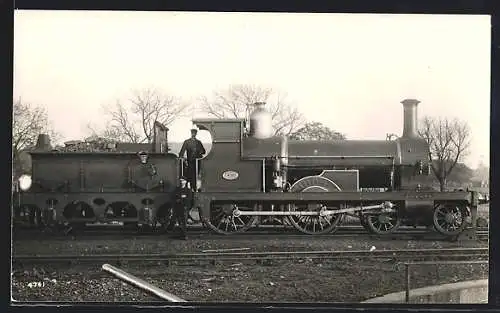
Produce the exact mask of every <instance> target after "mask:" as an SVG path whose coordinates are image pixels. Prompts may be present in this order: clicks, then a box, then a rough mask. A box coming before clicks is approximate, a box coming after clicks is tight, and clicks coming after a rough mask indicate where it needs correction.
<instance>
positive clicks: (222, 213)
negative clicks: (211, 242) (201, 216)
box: [205, 204, 257, 235]
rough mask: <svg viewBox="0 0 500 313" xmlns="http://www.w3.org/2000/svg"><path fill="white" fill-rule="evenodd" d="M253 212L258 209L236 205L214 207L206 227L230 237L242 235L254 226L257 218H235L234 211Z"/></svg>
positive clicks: (248, 216)
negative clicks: (237, 234) (236, 234)
mask: <svg viewBox="0 0 500 313" xmlns="http://www.w3.org/2000/svg"><path fill="white" fill-rule="evenodd" d="M236 209H238V210H240V211H253V210H256V208H255V209H254V208H250V207H243V206H238V205H236V204H223V205H214V206H212V207H211V208H210V219H209V220H206V221H205V223H206V225H207V226H208V227H209V228H210V229H212V230H213V231H215V232H216V233H218V234H223V235H230V234H235V233H242V232H245V231H247V230H248V229H249V228H251V227H252V226H253V224H254V223H255V221H256V220H257V216H250V215H241V216H237V217H235V216H234V215H233V211H234V210H236Z"/></svg>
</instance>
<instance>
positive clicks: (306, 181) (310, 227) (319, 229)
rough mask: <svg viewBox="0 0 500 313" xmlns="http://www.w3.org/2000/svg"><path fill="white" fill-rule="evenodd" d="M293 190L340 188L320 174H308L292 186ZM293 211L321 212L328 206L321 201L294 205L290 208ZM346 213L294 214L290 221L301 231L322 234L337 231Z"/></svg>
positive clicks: (318, 190)
mask: <svg viewBox="0 0 500 313" xmlns="http://www.w3.org/2000/svg"><path fill="white" fill-rule="evenodd" d="M290 191H291V192H336V191H340V188H339V187H338V186H337V185H335V184H334V183H333V182H332V181H331V180H329V179H326V178H324V177H320V176H308V177H304V178H302V179H300V180H298V181H297V182H296V183H295V184H293V186H292V187H291V188H290ZM290 209H291V210H292V211H316V212H319V211H321V210H324V209H334V208H327V207H326V206H325V205H323V204H321V203H317V204H307V205H294V206H292V207H291V208H290ZM343 217H344V214H335V215H328V216H320V215H316V216H310V215H309V216H294V215H291V216H289V217H288V219H289V221H290V223H291V224H292V225H293V226H294V227H295V228H296V229H297V230H299V231H300V232H302V233H304V234H309V235H321V234H327V233H332V232H335V231H336V230H337V229H338V226H339V225H340V223H341V221H342V219H343Z"/></svg>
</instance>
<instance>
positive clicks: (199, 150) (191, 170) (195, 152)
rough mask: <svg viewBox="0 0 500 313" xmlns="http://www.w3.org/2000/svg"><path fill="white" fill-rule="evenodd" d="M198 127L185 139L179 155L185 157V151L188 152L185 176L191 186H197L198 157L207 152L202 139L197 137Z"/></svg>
mask: <svg viewBox="0 0 500 313" xmlns="http://www.w3.org/2000/svg"><path fill="white" fill-rule="evenodd" d="M196 133H197V131H196V129H192V130H191V138H189V139H187V140H185V141H184V143H183V144H182V148H181V151H180V152H179V157H181V158H182V157H184V153H185V152H187V167H186V173H185V175H184V176H186V177H187V179H188V181H189V182H190V184H191V188H193V189H195V188H196V159H200V158H202V157H203V155H204V154H205V153H206V151H205V148H204V147H203V144H202V143H201V141H199V140H198V139H196Z"/></svg>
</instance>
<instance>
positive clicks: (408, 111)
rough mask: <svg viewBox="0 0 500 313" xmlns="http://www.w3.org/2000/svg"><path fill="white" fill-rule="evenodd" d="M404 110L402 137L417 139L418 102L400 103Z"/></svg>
mask: <svg viewBox="0 0 500 313" xmlns="http://www.w3.org/2000/svg"><path fill="white" fill-rule="evenodd" d="M401 103H402V104H403V108H404V122H403V123H404V124H403V137H406V138H412V137H418V114H417V106H418V104H419V103H420V101H418V100H416V99H405V100H403V101H401Z"/></svg>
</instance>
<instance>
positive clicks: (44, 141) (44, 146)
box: [36, 134, 52, 151]
mask: <svg viewBox="0 0 500 313" xmlns="http://www.w3.org/2000/svg"><path fill="white" fill-rule="evenodd" d="M36 149H37V150H45V151H49V150H51V149H52V146H51V145H50V137H49V135H47V134H40V135H38V139H37V141H36Z"/></svg>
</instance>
